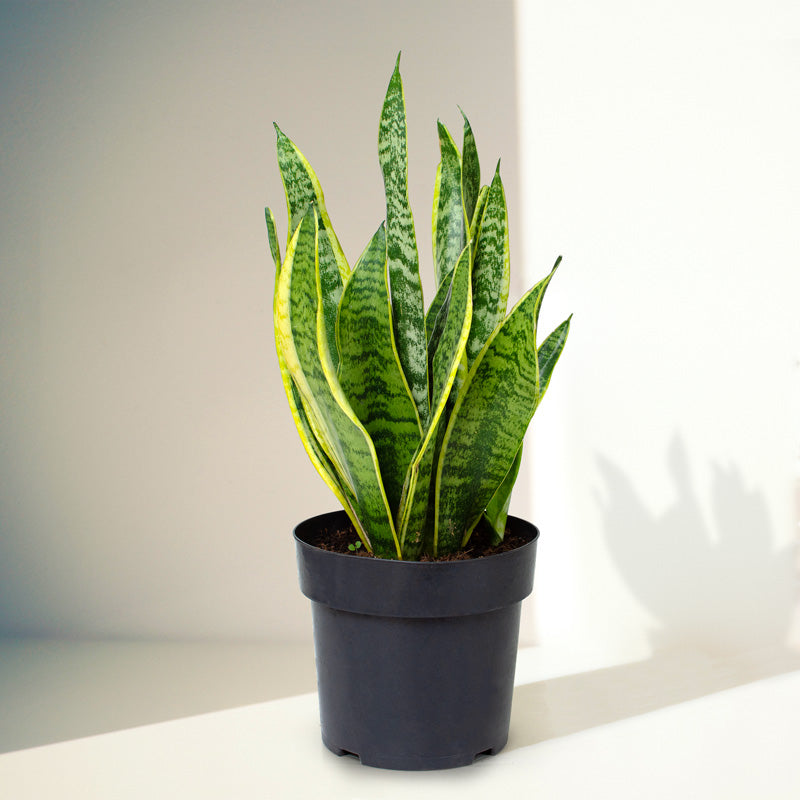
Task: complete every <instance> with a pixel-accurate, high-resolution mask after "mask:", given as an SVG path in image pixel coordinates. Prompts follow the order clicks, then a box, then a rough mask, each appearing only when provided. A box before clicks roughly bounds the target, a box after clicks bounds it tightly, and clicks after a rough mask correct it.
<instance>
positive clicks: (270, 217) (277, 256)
mask: <svg viewBox="0 0 800 800" xmlns="http://www.w3.org/2000/svg"><path fill="white" fill-rule="evenodd" d="M264 216H265V217H266V218H267V238H268V239H269V250H270V253H272V260H273V261H274V262H275V269H276V270H278V272H280V270H281V248H280V245H279V244H278V229H277V227H276V226H275V215H274V214H273V213H272V209H271V208H265V209H264Z"/></svg>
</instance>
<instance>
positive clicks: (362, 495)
mask: <svg viewBox="0 0 800 800" xmlns="http://www.w3.org/2000/svg"><path fill="white" fill-rule="evenodd" d="M318 261H319V251H318V228H317V215H316V213H314V211H313V209H310V210H309V212H307V213H306V215H305V216H304V217H303V219H302V220H301V222H300V224H299V225H298V227H297V230H296V232H295V235H294V237H293V238H292V240H291V242H290V244H289V247H288V249H287V253H286V258H285V259H284V263H283V268H282V269H281V273H280V277H279V279H278V291H277V299H276V304H275V318H276V334H277V338H278V346H279V348H280V351H281V354H282V356H283V358H284V361H285V363H286V367H287V369H288V371H289V373H290V375H291V376H292V378H293V380H294V382H295V385H296V387H297V390H298V393H299V395H300V398H301V400H302V407H303V410H304V412H305V414H306V416H307V419H308V422H309V426H310V428H311V429H312V430H313V432H314V434H315V436H316V438H317V440H318V441H319V444H320V446H321V448H322V449H323V451H324V453H325V455H326V456H327V457H328V459H330V462H331V463H332V465H333V466H334V468H335V470H336V472H337V474H338V476H339V481H340V483H341V485H342V486H343V487H344V488H345V489H346V492H349V493H350V494H351V495H352V496H353V497H354V498H355V502H356V504H357V508H358V512H359V521H360V524H361V529H360V532H362V536H363V538H364V539H365V540H366V541H368V542H369V544H370V545H371V547H372V549H373V550H374V552H375V553H376V554H377V555H380V556H383V557H386V558H396V557H399V553H400V550H399V542H398V541H397V537H396V534H395V529H394V524H393V520H392V515H391V511H390V509H389V505H388V502H387V499H386V494H385V491H384V488H383V484H382V483H381V477H380V472H379V468H378V460H377V455H376V453H375V448H374V446H373V444H372V440H371V439H370V437H369V435H368V434H367V432H366V430H365V429H364V427H363V425H361V423H360V422H359V421H358V419H357V418H356V416H355V414H354V413H353V410H352V408H351V407H350V405H349V403H348V402H347V399H346V397H345V396H344V393H343V392H342V389H341V386H340V385H339V383H338V380H337V378H336V374H335V371H334V368H333V364H332V362H331V361H330V358H329V354H328V353H327V351H326V348H325V347H324V346H323V347H320V346H319V342H323V343H324V338H325V320H324V315H323V313H322V309H321V304H320V301H319V280H318Z"/></svg>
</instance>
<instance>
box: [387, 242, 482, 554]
mask: <svg viewBox="0 0 800 800" xmlns="http://www.w3.org/2000/svg"><path fill="white" fill-rule="evenodd" d="M469 266H470V264H469V248H465V249H464V250H463V251H462V253H461V257H460V258H459V259H458V262H457V264H456V267H455V269H454V271H453V275H452V280H451V284H452V285H451V289H450V296H449V300H448V307H447V311H446V313H447V318H446V321H445V324H444V327H443V329H442V333H441V337H440V340H439V347H438V348H437V351H436V356H435V358H434V365H433V370H432V373H433V386H434V393H433V402H432V404H431V422H430V425H429V426H428V430H427V431H426V432H425V437H424V439H423V440H422V442H421V443H420V446H419V447H418V448H417V452H416V454H415V456H414V460H413V461H412V463H411V466H410V467H409V470H408V474H407V475H406V480H405V483H404V487H403V502H402V503H401V514H400V518H399V520H398V525H397V528H398V536H399V537H400V541H401V546H402V547H403V551H404V553H409V555H410V557H416V554H418V553H419V551H420V550H421V549H422V548H423V547H424V546H427V545H428V544H430V547H431V549H432V550H433V552H434V553H435V551H436V542H435V540H434V539H433V538H432V536H433V523H434V520H433V517H432V513H433V509H432V507H431V506H432V503H431V502H430V499H431V488H432V487H431V483H432V479H433V476H434V475H435V467H436V460H437V457H438V453H439V447H440V445H441V442H442V435H443V433H444V425H443V422H444V417H445V409H446V407H447V404H448V400H449V398H450V393H451V391H452V389H453V385H454V383H455V381H456V378H457V377H458V373H459V368H460V366H461V364H462V361H463V359H464V352H465V350H466V346H467V337H468V336H469V326H470V320H471V319H472V285H471V282H470V275H469ZM428 531H430V535H431V541H430V543H429V542H427V541H426V535H427V533H428Z"/></svg>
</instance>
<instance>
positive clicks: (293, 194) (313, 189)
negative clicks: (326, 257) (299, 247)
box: [275, 124, 350, 281]
mask: <svg viewBox="0 0 800 800" xmlns="http://www.w3.org/2000/svg"><path fill="white" fill-rule="evenodd" d="M275 132H276V133H277V135H278V142H277V150H278V167H279V168H280V171H281V179H282V180H283V188H284V191H285V193H286V208H287V211H288V214H289V237H288V238H289V240H291V238H292V236H294V232H295V231H296V230H297V226H298V225H299V224H300V220H301V219H302V218H303V216H304V215H305V213H306V209H307V208H308V206H309V204H310V203H314V204H315V205H316V207H317V209H318V211H319V215H320V217H321V218H322V227H323V229H324V232H323V233H322V234H321V235H320V240H327V241H328V243H329V244H330V251H331V253H332V255H333V258H334V261H335V262H336V266H337V269H338V270H339V274H340V276H341V279H342V280H343V281H345V280H347V277H348V276H349V275H350V267H349V266H348V264H347V259H346V258H345V256H344V251H343V250H342V246H341V245H340V244H339V240H338V239H337V238H336V233H335V232H334V230H333V226H332V225H331V220H330V217H329V216H328V210H327V208H326V207H325V197H324V196H323V194H322V186H321V185H320V182H319V179H318V178H317V175H316V173H315V172H314V170H313V169H312V168H311V164H309V163H308V160H307V159H306V157H305V156H304V155H303V154H302V153H301V152H300V150H299V149H298V147H297V145H295V143H294V142H293V141H292V140H291V139H290V138H289V137H288V136H287V135H286V134H285V133H284V132H283V131H282V130H281V129H280V128H279V127H278V126H277V124H276V125H275ZM323 250H324V245H322V246H321V247H320V251H323Z"/></svg>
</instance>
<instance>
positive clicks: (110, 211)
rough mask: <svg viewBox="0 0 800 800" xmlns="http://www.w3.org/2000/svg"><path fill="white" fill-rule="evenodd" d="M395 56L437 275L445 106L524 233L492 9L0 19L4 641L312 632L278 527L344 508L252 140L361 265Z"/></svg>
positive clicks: (511, 87)
mask: <svg viewBox="0 0 800 800" xmlns="http://www.w3.org/2000/svg"><path fill="white" fill-rule="evenodd" d="M400 49H402V50H403V58H402V71H403V75H404V79H405V85H406V94H407V106H408V114H409V128H410V138H411V143H410V148H411V151H410V155H411V194H412V203H413V205H414V208H415V213H416V219H417V226H418V235H419V240H420V252H421V256H422V258H423V269H424V270H430V268H431V258H430V246H429V235H430V222H429V220H430V202H431V193H432V186H433V177H434V171H435V166H436V162H437V160H438V156H437V147H438V144H437V135H436V127H435V121H436V118H437V115H440V116H441V117H442V119H443V120H444V121H445V122H446V123H448V124H449V125H450V126H451V129H452V130H453V131H454V133H455V134H456V135H458V131H459V130H460V124H461V123H460V120H461V117H460V115H459V113H458V111H457V107H456V106H457V104H460V105H461V106H462V107H463V108H464V109H465V110H466V111H467V113H468V114H469V115H470V118H471V120H472V123H473V126H474V129H475V132H476V136H477V138H478V145H479V147H480V151H481V153H482V154H483V158H484V174H485V177H486V178H487V179H488V177H490V175H491V171H492V169H493V167H494V163H495V161H496V159H497V157H498V156H500V155H502V156H503V163H504V176H505V179H506V184H507V189H508V194H509V202H510V204H511V208H512V214H513V215H514V217H513V218H512V221H514V222H517V223H518V225H519V215H518V209H517V204H516V197H517V180H516V176H517V174H518V163H517V118H516V87H515V72H514V69H515V62H514V34H513V6H512V4H511V2H510V1H509V2H501V3H491V4H485V3H479V2H474V1H473V0H470V1H469V2H463V1H462V0H448V1H447V2H437V3H429V2H425V1H424V0H415V1H414V2H406V3H403V4H397V3H390V2H356V0H344V1H342V0H339V1H337V2H336V3H327V2H311V1H310V0H298V2H291V3H289V2H243V1H242V0H236V1H235V2H229V3H196V2H190V1H189V0H170V2H166V3H164V2H152V0H145V2H136V3H129V2H100V1H99V0H98V2H93V3H91V2H71V3H61V2H56V1H55V0H54V1H53V2H49V3H0V60H1V68H0V73H1V74H2V75H3V79H2V81H0V103H1V107H2V114H0V141H2V149H0V170H1V172H0V263H1V264H2V271H1V272H0V324H2V361H0V369H2V381H0V408H2V415H1V416H0V634H28V635H66V636H72V635H89V636H105V635H109V636H116V637H123V636H182V637H203V636H217V637H226V638H235V637H263V636H271V637H278V638H281V637H282V638H294V637H301V638H307V637H309V636H310V624H309V619H308V611H307V601H306V600H305V599H304V598H303V597H302V596H301V595H300V592H299V590H298V588H297V581H296V569H295V563H294V550H293V545H292V540H291V529H292V527H293V526H294V525H295V524H296V523H297V522H298V521H300V519H302V518H304V517H306V516H310V515H312V514H314V513H318V512H322V511H326V510H329V509H333V508H335V507H336V501H335V499H334V498H333V497H332V496H330V494H329V492H328V490H327V489H326V488H325V486H324V485H323V484H322V482H321V481H320V480H319V479H318V477H317V476H316V473H315V472H314V471H313V468H312V467H311V466H310V464H309V463H308V460H307V458H306V456H305V453H304V452H303V450H302V447H301V445H300V442H299V439H298V438H297V435H296V433H295V431H294V428H293V424H292V422H291V417H290V415H289V412H288V409H287V406H286V400H285V397H284V395H283V389H282V387H281V384H280V379H279V373H278V368H277V363H276V359H275V355H274V345H273V340H272V321H271V300H272V275H273V267H272V263H271V260H270V258H269V255H268V250H267V244H266V234H265V228H264V219H263V207H264V206H265V205H272V206H273V207H274V209H275V211H276V214H277V216H278V220H279V224H280V225H281V227H282V230H284V231H285V223H286V219H285V217H286V214H285V206H284V200H283V191H282V188H281V184H280V178H279V175H278V170H277V166H276V164H275V155H274V136H275V135H274V132H273V129H272V121H273V120H277V121H278V122H279V123H280V124H281V126H282V128H283V130H284V131H286V133H287V134H289V135H290V136H292V137H293V138H294V139H295V140H296V141H297V143H298V144H299V145H300V146H301V148H302V149H303V151H304V152H305V153H306V155H307V156H308V157H309V159H310V160H311V161H312V163H313V164H314V165H315V167H316V169H317V171H318V173H319V175H320V178H321V180H322V182H323V186H324V187H325V192H326V198H327V201H328V208H329V210H330V213H331V217H332V219H333V222H334V224H335V225H336V227H337V230H338V233H339V236H340V238H341V240H342V243H343V245H344V247H345V250H346V252H347V253H348V254H349V255H350V257H351V258H353V259H354V258H355V257H357V255H358V254H359V252H360V250H361V248H362V247H363V245H364V244H365V243H366V241H367V239H368V238H369V236H370V235H371V234H372V233H373V232H374V229H375V228H376V227H377V225H378V223H379V222H380V220H381V219H382V218H383V214H384V211H383V195H382V191H383V188H382V180H381V176H380V171H379V168H378V162H377V124H378V115H379V113H380V107H381V103H382V100H383V94H384V92H385V90H386V85H387V83H388V80H389V77H390V75H391V71H392V68H393V66H394V59H395V56H396V53H397V51H398V50H400ZM514 235H515V236H516V234H514ZM512 246H513V247H516V245H515V244H514V242H513V241H512ZM519 502H520V503H522V504H523V506H524V504H525V498H521V499H520V501H519Z"/></svg>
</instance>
